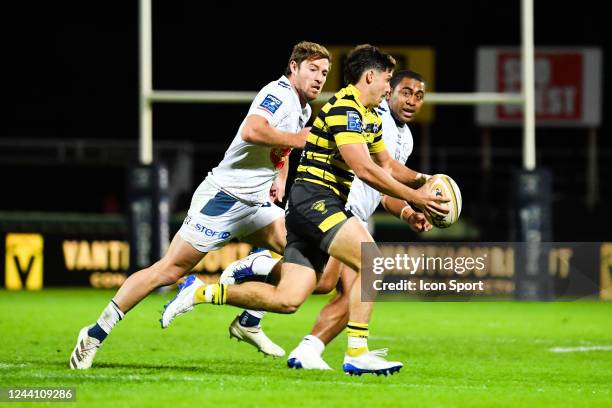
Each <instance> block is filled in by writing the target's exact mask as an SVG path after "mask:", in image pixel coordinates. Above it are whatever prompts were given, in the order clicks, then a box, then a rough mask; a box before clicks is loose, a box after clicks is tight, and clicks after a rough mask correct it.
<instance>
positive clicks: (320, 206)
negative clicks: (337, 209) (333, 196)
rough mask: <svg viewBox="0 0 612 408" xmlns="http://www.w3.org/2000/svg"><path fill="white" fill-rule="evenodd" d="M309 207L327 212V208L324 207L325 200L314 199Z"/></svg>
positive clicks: (322, 212) (323, 212)
mask: <svg viewBox="0 0 612 408" xmlns="http://www.w3.org/2000/svg"><path fill="white" fill-rule="evenodd" d="M310 208H312V209H313V210H315V211H318V212H320V213H321V214H327V209H325V200H319V201H316V202H315V203H314V204H312V206H311V207H310Z"/></svg>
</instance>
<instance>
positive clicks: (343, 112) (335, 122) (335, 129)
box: [296, 85, 385, 200]
mask: <svg viewBox="0 0 612 408" xmlns="http://www.w3.org/2000/svg"><path fill="white" fill-rule="evenodd" d="M359 95H360V92H359V90H358V89H357V88H355V87H354V86H353V85H349V86H347V87H346V88H343V89H341V90H340V91H338V92H337V93H336V94H335V95H334V96H333V97H332V98H331V99H330V100H329V101H328V102H327V103H326V104H325V105H324V106H323V108H322V109H321V111H320V112H319V114H318V115H317V118H316V120H315V121H314V124H313V126H312V129H311V131H310V134H309V135H308V138H307V140H306V146H305V147H304V154H303V155H302V157H301V159H300V165H299V166H298V169H297V174H296V180H303V181H307V182H311V183H315V184H319V185H323V186H326V187H328V188H330V189H331V190H332V191H333V192H334V193H335V194H337V195H339V196H340V197H342V198H343V199H344V200H346V199H347V196H348V193H349V191H350V188H351V184H352V182H353V178H354V173H353V171H352V170H351V169H350V167H349V166H348V165H347V164H346V162H345V161H344V159H343V158H342V155H341V154H340V152H339V150H338V146H342V145H344V144H356V143H358V144H364V145H367V147H368V150H369V152H370V154H375V153H379V152H382V151H383V150H385V144H384V141H383V139H382V120H381V118H380V116H378V114H377V113H376V111H375V110H374V109H368V108H366V107H365V106H363V104H362V103H361V102H360V100H359Z"/></svg>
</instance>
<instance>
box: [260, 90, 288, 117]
mask: <svg viewBox="0 0 612 408" xmlns="http://www.w3.org/2000/svg"><path fill="white" fill-rule="evenodd" d="M282 104H283V102H282V101H281V100H280V99H278V98H277V97H276V96H274V95H270V94H268V96H266V97H265V99H264V100H263V102H262V103H261V104H260V105H259V106H258V108H259V109H263V110H265V111H267V112H270V113H271V114H272V115H274V112H276V110H277V109H278V108H279V106H281V105H282Z"/></svg>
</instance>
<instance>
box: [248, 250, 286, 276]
mask: <svg viewBox="0 0 612 408" xmlns="http://www.w3.org/2000/svg"><path fill="white" fill-rule="evenodd" d="M278 261H280V258H271V257H269V256H266V255H260V256H258V257H256V258H255V259H253V263H252V266H251V269H253V273H254V274H255V275H263V276H268V275H269V274H270V273H271V272H272V269H274V266H275V265H276V264H277V263H278Z"/></svg>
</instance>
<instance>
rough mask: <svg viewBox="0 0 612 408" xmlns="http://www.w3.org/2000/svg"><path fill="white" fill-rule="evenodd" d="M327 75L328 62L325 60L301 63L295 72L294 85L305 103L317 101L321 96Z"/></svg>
mask: <svg viewBox="0 0 612 408" xmlns="http://www.w3.org/2000/svg"><path fill="white" fill-rule="evenodd" d="M328 73H329V60H328V59H327V58H322V59H316V60H304V61H302V62H301V64H300V65H299V66H298V67H297V70H296V71H295V85H296V88H297V90H298V93H299V94H300V95H301V96H302V97H304V99H305V100H306V101H312V100H314V99H317V98H318V97H319V95H321V91H322V90H323V85H325V81H326V80H327V74H328Z"/></svg>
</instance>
